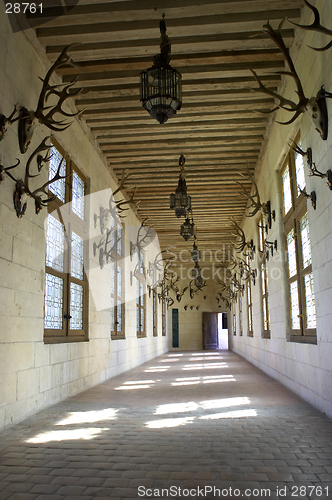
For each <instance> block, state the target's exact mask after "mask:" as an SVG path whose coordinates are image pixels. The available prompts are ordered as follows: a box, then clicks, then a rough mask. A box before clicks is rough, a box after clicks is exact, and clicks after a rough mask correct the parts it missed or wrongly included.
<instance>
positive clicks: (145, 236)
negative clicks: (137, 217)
mask: <svg viewBox="0 0 332 500" xmlns="http://www.w3.org/2000/svg"><path fill="white" fill-rule="evenodd" d="M147 220H148V217H146V218H145V219H144V220H143V222H142V224H141V225H140V227H139V229H138V231H137V239H136V247H137V248H139V249H140V250H142V249H143V248H144V247H146V246H147V245H148V244H149V243H151V241H153V240H154V238H155V237H156V231H155V230H154V229H153V228H152V227H150V226H146V225H145V222H146V221H147Z"/></svg>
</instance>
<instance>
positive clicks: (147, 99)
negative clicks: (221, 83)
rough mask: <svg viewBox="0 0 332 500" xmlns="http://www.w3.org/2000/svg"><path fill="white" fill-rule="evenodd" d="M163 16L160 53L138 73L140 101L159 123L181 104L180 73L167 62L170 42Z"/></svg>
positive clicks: (174, 112)
mask: <svg viewBox="0 0 332 500" xmlns="http://www.w3.org/2000/svg"><path fill="white" fill-rule="evenodd" d="M164 17H165V14H163V19H162V20H161V21H160V34H161V36H160V54H157V55H155V56H154V58H153V66H152V67H151V68H149V69H147V70H146V71H142V73H141V74H140V78H141V102H142V104H143V107H144V108H145V109H146V110H147V111H148V112H149V113H150V115H151V116H152V117H153V118H155V119H156V120H157V121H158V122H159V123H160V124H162V123H165V122H166V121H167V120H168V118H172V116H174V115H175V114H176V112H177V111H178V110H179V109H181V105H182V86H181V75H180V73H179V72H178V71H177V70H176V69H173V68H172V67H171V66H170V64H169V62H170V54H171V43H170V41H169V38H168V36H167V35H166V23H165V21H164Z"/></svg>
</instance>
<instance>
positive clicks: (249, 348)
mask: <svg viewBox="0 0 332 500" xmlns="http://www.w3.org/2000/svg"><path fill="white" fill-rule="evenodd" d="M315 5H316V7H317V8H318V9H319V11H320V12H321V20H322V21H321V22H322V23H323V24H324V25H326V24H327V25H329V26H331V23H332V4H331V2H329V1H328V0H327V1H325V0H319V1H317V2H315ZM312 18H313V16H312V14H311V13H310V10H309V9H307V8H304V9H303V19H301V24H310V23H311V22H312ZM326 43H328V40H327V37H324V36H323V35H322V34H316V33H313V32H309V31H306V32H303V31H302V30H297V31H296V38H295V43H294V45H293V48H292V51H291V54H292V56H293V60H294V62H295V67H296V70H297V72H298V73H299V75H300V79H301V81H302V85H303V87H304V91H305V94H306V96H308V97H311V96H313V95H316V93H317V92H318V90H319V89H320V87H321V86H322V85H324V87H325V89H326V90H327V91H331V90H332V74H331V71H330V68H331V54H332V53H331V49H330V50H329V51H325V52H315V51H313V50H312V49H310V48H309V47H308V46H314V47H321V46H323V45H325V44H326ZM290 80H291V79H290V78H289V77H285V85H284V91H285V93H286V94H285V95H286V97H290V98H291V99H295V100H296V95H295V92H294V89H295V87H294V85H293V84H292V82H290ZM327 107H328V114H329V120H330V131H329V136H328V139H327V140H326V141H323V140H322V139H321V138H320V136H319V134H318V133H317V132H316V131H315V129H314V126H313V124H312V122H311V119H310V117H309V114H308V113H305V114H302V115H301V116H300V117H299V118H298V119H297V120H296V121H295V122H294V123H293V124H292V125H288V126H285V125H280V124H277V123H274V124H273V125H271V127H270V129H269V132H268V137H267V138H268V142H267V146H266V149H265V152H264V154H263V155H262V157H261V161H260V170H261V171H260V174H259V176H258V187H259V192H260V195H261V200H262V201H266V200H271V205H272V208H273V209H275V210H276V215H277V217H276V222H275V223H273V225H272V230H271V231H270V232H269V240H270V241H274V240H275V239H277V240H278V252H277V253H276V254H275V257H274V258H273V259H270V261H269V262H268V270H269V275H270V277H271V279H270V281H269V305H270V318H271V339H263V338H262V337H261V333H262V307H261V298H260V297H261V291H260V287H259V284H258V285H256V286H255V287H254V288H253V292H254V293H253V316H254V337H253V338H250V337H248V336H247V314H246V310H245V309H244V314H243V316H244V320H243V321H244V334H243V337H240V336H239V335H238V332H237V335H236V336H235V337H232V338H231V348H232V350H234V351H235V352H237V353H239V354H241V355H242V356H244V357H245V358H246V359H248V360H249V361H251V362H252V363H254V364H255V365H256V366H258V367H259V368H261V369H262V370H264V371H265V372H267V373H268V374H269V375H271V376H272V377H274V378H276V379H278V380H279V381H280V382H282V383H283V384H285V385H286V386H288V387H290V388H291V389H292V390H293V391H295V392H296V393H297V394H299V395H300V396H302V397H303V398H304V399H306V400H307V401H309V402H310V403H312V404H313V405H314V406H316V407H317V408H319V409H320V410H321V411H323V412H326V414H327V415H329V416H330V417H332V365H331V359H332V314H331V307H330V303H331V296H332V280H331V278H332V251H331V248H332V247H331V245H332V222H331V221H332V192H331V191H330V190H329V188H328V187H327V183H326V180H323V179H321V178H319V177H312V176H309V175H308V172H309V169H308V168H306V191H307V192H308V193H310V192H311V191H313V190H314V191H315V192H316V195H317V209H316V210H314V209H313V207H312V206H311V203H310V200H309V201H308V202H307V208H308V217H309V225H310V239H311V249H312V265H313V276H314V291H315V303H316V311H317V345H308V344H300V343H293V342H288V338H289V333H290V330H289V329H290V327H289V311H288V296H287V294H288V291H287V284H286V279H287V274H286V267H285V244H284V232H283V222H282V199H281V185H280V178H279V171H280V169H281V167H282V165H283V162H284V159H285V155H286V154H287V151H288V150H289V146H288V143H290V141H291V140H293V139H295V136H296V134H297V132H298V131H300V134H301V140H302V149H303V150H304V151H306V149H307V148H308V147H311V148H312V151H313V161H314V162H315V163H316V165H317V168H318V170H320V171H321V172H326V171H327V170H328V169H330V168H331V154H332V132H331V123H332V122H331V119H332V102H331V100H330V99H328V100H327ZM290 117H291V115H290V114H289V113H285V112H283V111H280V112H278V114H277V116H276V119H277V120H280V121H286V120H287V119H290ZM256 222H257V221H255V220H253V219H250V218H245V220H244V226H243V227H244V230H245V234H246V236H247V239H250V238H254V239H255V241H256V243H257V242H258V236H257V227H256ZM255 264H256V265H257V260H256V262H255V263H254V265H255ZM273 276H274V277H275V279H273ZM238 314H239V312H238V310H237V318H238Z"/></svg>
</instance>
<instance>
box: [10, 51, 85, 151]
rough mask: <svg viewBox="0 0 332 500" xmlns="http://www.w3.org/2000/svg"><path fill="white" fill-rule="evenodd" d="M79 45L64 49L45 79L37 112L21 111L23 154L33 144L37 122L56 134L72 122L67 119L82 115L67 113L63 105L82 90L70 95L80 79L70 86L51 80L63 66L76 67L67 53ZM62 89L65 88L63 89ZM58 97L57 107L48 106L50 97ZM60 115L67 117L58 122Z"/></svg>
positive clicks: (19, 133)
mask: <svg viewBox="0 0 332 500" xmlns="http://www.w3.org/2000/svg"><path fill="white" fill-rule="evenodd" d="M74 45H77V44H71V45H68V46H67V47H65V48H64V49H63V51H62V52H61V54H60V55H59V57H58V58H57V60H56V61H55V63H54V64H53V65H52V66H51V67H50V69H49V70H48V72H47V74H46V76H45V78H44V79H41V78H40V79H41V81H42V82H43V87H42V90H41V92H40V95H39V99H38V104H37V108H36V110H35V111H28V110H27V109H26V108H24V107H22V108H21V109H20V117H19V124H18V140H19V145H20V151H21V153H22V154H23V153H25V152H26V150H27V149H28V147H29V144H30V143H31V138H32V135H33V132H34V130H35V127H36V125H37V122H39V123H41V124H42V125H46V127H48V128H49V129H50V130H53V131H55V132H63V131H64V130H66V129H67V128H68V127H69V126H70V125H71V123H72V122H69V123H68V122H66V121H65V120H66V118H72V117H74V116H77V115H79V114H81V113H82V112H83V111H78V112H77V113H67V112H66V111H64V110H63V109H62V105H63V104H64V102H65V101H66V100H67V99H68V98H69V97H74V96H76V95H77V94H78V93H79V92H81V89H78V90H76V91H75V92H72V93H69V89H70V88H71V87H72V86H73V85H74V84H75V83H76V81H77V79H78V78H75V79H74V80H73V81H72V82H70V83H68V84H63V83H61V84H59V85H51V84H50V79H51V76H52V74H53V73H54V72H55V71H56V70H57V69H59V68H61V67H62V66H64V65H66V64H69V65H71V66H75V63H74V62H73V61H72V60H71V59H70V56H68V54H67V52H68V50H69V49H71V47H73V46H74ZM61 87H63V88H62V89H61ZM52 95H54V96H56V97H57V99H58V102H57V103H56V104H55V105H50V106H49V105H46V102H47V100H48V99H49V97H50V96H52ZM57 113H59V114H60V115H62V116H64V117H65V120H56V119H55V118H54V115H55V114H57Z"/></svg>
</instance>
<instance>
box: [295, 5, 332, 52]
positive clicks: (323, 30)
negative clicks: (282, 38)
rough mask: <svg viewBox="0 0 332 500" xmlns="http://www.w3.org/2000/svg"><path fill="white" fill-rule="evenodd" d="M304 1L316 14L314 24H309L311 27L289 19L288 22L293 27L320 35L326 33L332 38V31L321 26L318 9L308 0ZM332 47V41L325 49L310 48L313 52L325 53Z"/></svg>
mask: <svg viewBox="0 0 332 500" xmlns="http://www.w3.org/2000/svg"><path fill="white" fill-rule="evenodd" d="M303 1H304V3H305V5H306V6H307V7H309V9H310V10H311V11H312V12H313V13H314V16H315V19H314V22H313V23H312V24H309V25H303V24H296V23H294V22H293V21H290V20H289V19H288V18H287V21H288V22H289V23H291V24H293V26H297V27H298V28H302V29H305V30H311V31H317V32H318V33H324V35H329V36H332V30H329V29H327V28H325V27H324V26H322V25H321V24H320V15H319V12H318V9H316V7H314V6H313V5H311V4H310V3H309V2H308V0H303ZM309 47H310V46H309ZM330 47H332V40H331V41H330V42H329V43H328V44H327V45H325V46H324V47H320V48H317V47H310V48H311V49H313V50H317V51H323V50H327V49H329V48H330Z"/></svg>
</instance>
